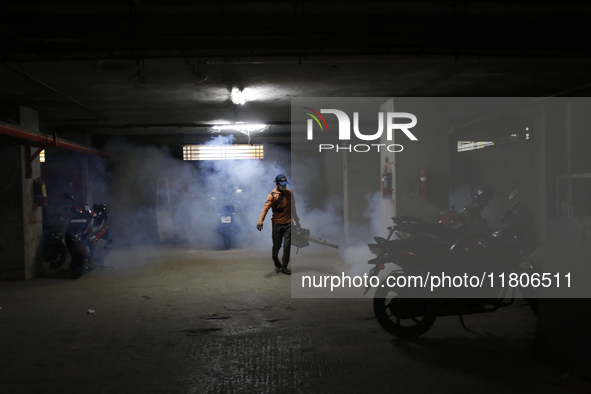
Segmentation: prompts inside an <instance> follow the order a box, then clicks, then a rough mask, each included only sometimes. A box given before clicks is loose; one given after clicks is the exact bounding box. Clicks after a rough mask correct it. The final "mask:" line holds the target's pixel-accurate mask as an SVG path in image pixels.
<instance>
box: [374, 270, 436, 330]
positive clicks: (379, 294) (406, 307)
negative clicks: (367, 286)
mask: <svg viewBox="0 0 591 394" xmlns="http://www.w3.org/2000/svg"><path fill="white" fill-rule="evenodd" d="M382 284H383V285H384V287H378V288H377V290H376V294H375V296H374V299H373V311H374V314H375V316H376V318H377V320H378V323H380V326H382V328H383V329H384V330H386V331H388V332H389V333H390V334H392V335H394V336H397V337H399V338H416V337H418V336H421V335H423V334H424V333H426V332H427V331H429V329H430V328H431V327H432V326H433V324H434V323H435V320H436V319H437V312H436V311H435V310H434V309H433V308H432V307H430V306H429V300H428V299H424V298H400V297H398V296H397V295H396V294H395V292H394V291H393V290H392V289H391V288H389V287H388V286H386V285H385V281H384V282H383V283H382Z"/></svg>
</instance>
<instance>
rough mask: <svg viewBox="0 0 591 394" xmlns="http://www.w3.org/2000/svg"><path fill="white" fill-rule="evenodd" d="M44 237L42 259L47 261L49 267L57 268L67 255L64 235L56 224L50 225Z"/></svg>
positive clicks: (62, 263)
mask: <svg viewBox="0 0 591 394" xmlns="http://www.w3.org/2000/svg"><path fill="white" fill-rule="evenodd" d="M60 219H61V218H60ZM44 238H45V240H44V243H43V260H44V261H45V262H48V263H49V268H50V269H52V270H55V269H58V268H60V267H61V266H62V265H64V263H65V262H66V257H67V255H68V249H67V248H66V245H65V244H64V236H63V234H62V232H61V231H60V228H59V227H58V226H52V227H50V228H49V229H48V230H47V232H46V235H45V237H44Z"/></svg>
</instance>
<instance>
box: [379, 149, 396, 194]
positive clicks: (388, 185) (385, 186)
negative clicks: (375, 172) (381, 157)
mask: <svg viewBox="0 0 591 394" xmlns="http://www.w3.org/2000/svg"><path fill="white" fill-rule="evenodd" d="M393 169H394V162H388V158H387V157H386V159H385V164H384V167H383V168H382V198H383V199H384V200H391V199H392V189H394V187H393V186H394V185H393V184H392V178H393V177H392V171H393Z"/></svg>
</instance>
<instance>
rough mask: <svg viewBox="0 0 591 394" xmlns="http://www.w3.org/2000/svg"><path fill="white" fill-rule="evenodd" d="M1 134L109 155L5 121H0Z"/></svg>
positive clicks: (89, 152) (90, 153)
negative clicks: (20, 127)
mask: <svg viewBox="0 0 591 394" xmlns="http://www.w3.org/2000/svg"><path fill="white" fill-rule="evenodd" d="M0 135H8V136H10V137H14V138H19V139H22V140H27V141H32V142H35V143H38V144H41V145H43V146H49V145H52V146H56V147H58V148H64V149H68V150H73V151H77V152H81V153H86V154H88V155H95V156H100V157H105V158H108V157H109V155H107V154H106V153H103V152H101V151H99V150H97V149H92V148H88V147H86V146H84V145H80V144H77V143H75V142H72V141H67V140H64V139H59V140H58V139H57V136H53V137H50V136H48V135H47V134H43V133H37V132H34V131H29V130H22V129H18V128H16V127H15V126H13V125H9V124H6V123H3V122H0Z"/></svg>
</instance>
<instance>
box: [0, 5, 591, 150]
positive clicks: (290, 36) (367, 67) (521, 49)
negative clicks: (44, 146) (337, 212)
mask: <svg viewBox="0 0 591 394" xmlns="http://www.w3.org/2000/svg"><path fill="white" fill-rule="evenodd" d="M590 14H591V5H587V3H586V2H573V1H571V2H564V1H563V2H560V3H558V2H552V1H522V2H519V3H514V2H509V1H497V2H494V3H493V2H481V1H468V2H461V3H454V2H450V1H419V2H387V1H369V2H337V1H318V2H302V1H289V2H287V1H256V2H255V1H246V0H243V1H240V0H234V1H221V2H213V1H200V2H195V1H183V0H177V1H174V2H159V1H142V2H139V1H132V2H129V1H96V2H94V3H92V4H83V3H79V2H76V1H62V2H60V3H57V4H56V3H53V2H42V1H36V2H31V1H19V2H3V3H2V5H0V39H1V40H2V41H3V43H4V44H3V45H2V46H1V47H0V56H2V60H3V63H1V64H0V86H2V89H1V90H0V106H3V107H10V106H11V105H15V104H18V105H25V106H28V107H31V108H33V109H36V110H38V111H39V114H40V121H41V125H42V128H43V129H44V130H47V131H59V132H80V131H86V132H89V133H91V134H94V135H103V136H104V135H126V136H130V137H131V138H134V139H136V140H141V141H144V142H157V143H158V142H160V143H161V142H189V141H193V140H194V141H198V140H200V139H201V140H202V139H203V138H204V136H207V135H210V134H209V133H210V130H211V125H214V124H219V123H232V122H263V123H268V124H271V125H272V127H271V128H270V129H269V130H267V131H266V132H265V137H264V138H265V139H266V140H267V141H270V142H273V141H275V142H278V141H288V140H289V122H290V98H292V97H325V96H334V97H350V96H360V97H380V96H384V97H389V96H440V97H441V96H443V97H445V96H461V97H471V96H490V97H494V96H506V97H512V96H522V97H525V96H528V97H537V96H548V95H557V94H558V95H565V94H566V95H587V94H588V93H589V92H590V91H591V90H590V88H589V86H591V85H590V82H591V78H590V76H589V63H590V53H589V51H588V48H589V47H591V46H590V45H589V44H590V42H589V41H590V40H591V39H590V38H591V34H589V23H588V20H589V16H590ZM232 89H244V90H245V91H248V90H249V91H250V92H251V93H253V94H254V95H255V97H256V99H255V100H254V101H251V102H247V103H246V104H244V105H235V104H233V103H232V101H231V100H230V93H231V91H232ZM0 120H2V119H0ZM3 120H6V119H3Z"/></svg>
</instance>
